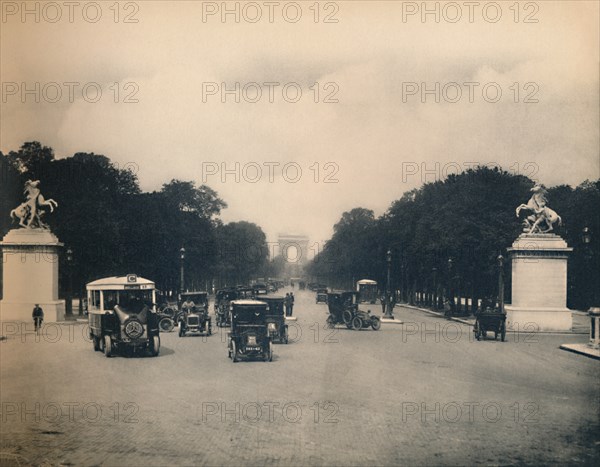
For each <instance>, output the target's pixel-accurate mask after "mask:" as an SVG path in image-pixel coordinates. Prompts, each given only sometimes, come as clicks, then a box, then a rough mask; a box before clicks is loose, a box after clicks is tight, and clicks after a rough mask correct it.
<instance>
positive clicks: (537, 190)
mask: <svg viewBox="0 0 600 467" xmlns="http://www.w3.org/2000/svg"><path fill="white" fill-rule="evenodd" d="M531 191H532V192H533V195H531V198H529V201H528V202H527V204H521V205H520V206H519V207H518V208H517V209H516V214H517V217H519V214H520V212H521V210H523V209H524V210H526V211H531V214H530V215H529V216H527V217H526V218H525V220H524V221H523V231H524V232H527V233H528V234H532V233H548V232H550V231H551V230H553V224H555V223H556V222H558V225H561V224H562V218H561V217H560V216H559V215H558V214H557V213H556V211H553V210H552V209H550V208H549V207H548V206H546V203H547V201H548V200H547V194H548V192H547V191H546V189H545V188H544V187H543V186H541V185H539V184H536V185H535V186H534V187H533V188H532V189H531ZM543 223H545V224H546V227H547V228H546V229H545V230H542V227H541V226H542V224H543Z"/></svg>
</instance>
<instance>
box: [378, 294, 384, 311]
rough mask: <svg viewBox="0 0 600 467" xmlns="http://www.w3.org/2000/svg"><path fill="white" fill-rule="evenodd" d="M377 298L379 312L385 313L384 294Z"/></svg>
mask: <svg viewBox="0 0 600 467" xmlns="http://www.w3.org/2000/svg"><path fill="white" fill-rule="evenodd" d="M379 300H381V313H383V314H384V315H385V295H382V296H381V298H380V299H379Z"/></svg>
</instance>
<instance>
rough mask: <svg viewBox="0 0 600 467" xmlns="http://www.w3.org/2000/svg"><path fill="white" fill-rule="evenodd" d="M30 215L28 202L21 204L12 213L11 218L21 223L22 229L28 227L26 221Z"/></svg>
mask: <svg viewBox="0 0 600 467" xmlns="http://www.w3.org/2000/svg"><path fill="white" fill-rule="evenodd" d="M28 215H29V205H28V204H27V202H25V203H21V204H19V205H18V206H17V207H16V208H14V209H13V210H12V211H10V218H11V219H14V220H18V221H19V225H20V226H21V227H27V224H25V219H26V218H27V216H28Z"/></svg>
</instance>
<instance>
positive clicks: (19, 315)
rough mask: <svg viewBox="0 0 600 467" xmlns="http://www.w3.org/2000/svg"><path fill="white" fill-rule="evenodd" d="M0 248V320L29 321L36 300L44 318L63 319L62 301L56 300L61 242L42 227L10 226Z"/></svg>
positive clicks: (46, 319) (51, 319) (47, 319)
mask: <svg viewBox="0 0 600 467" xmlns="http://www.w3.org/2000/svg"><path fill="white" fill-rule="evenodd" d="M0 246H1V247H2V260H3V263H4V266H3V267H4V270H3V295H2V297H3V299H2V301H1V302H0V321H25V322H30V321H31V320H32V318H31V312H32V310H33V307H34V305H35V304H36V303H38V304H39V305H40V306H41V307H42V309H43V310H44V320H45V321H48V322H50V321H60V320H62V319H64V302H63V301H62V300H59V299H58V254H59V251H60V248H61V247H62V246H63V244H62V243H60V242H59V241H58V239H57V238H56V237H55V236H54V235H53V234H52V232H50V231H49V230H44V229H13V230H10V231H9V232H8V233H7V234H6V235H5V236H4V239H3V240H2V242H1V243H0Z"/></svg>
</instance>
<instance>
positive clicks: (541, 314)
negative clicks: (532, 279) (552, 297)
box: [505, 305, 573, 333]
mask: <svg viewBox="0 0 600 467" xmlns="http://www.w3.org/2000/svg"><path fill="white" fill-rule="evenodd" d="M505 310H506V329H508V330H509V331H516V332H523V333H530V332H538V331H565V332H569V331H571V330H572V328H573V314H572V313H571V310H569V309H568V308H562V309H552V308H516V307H513V306H510V305H506V306H505Z"/></svg>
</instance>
